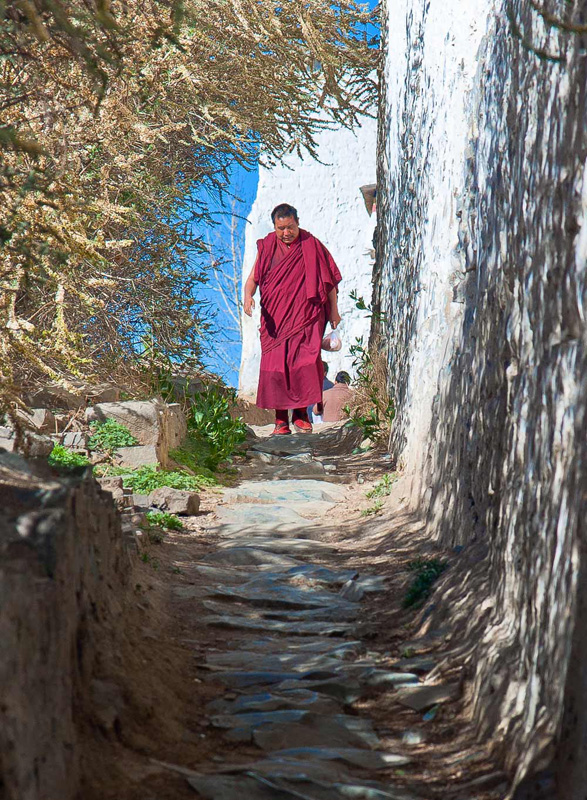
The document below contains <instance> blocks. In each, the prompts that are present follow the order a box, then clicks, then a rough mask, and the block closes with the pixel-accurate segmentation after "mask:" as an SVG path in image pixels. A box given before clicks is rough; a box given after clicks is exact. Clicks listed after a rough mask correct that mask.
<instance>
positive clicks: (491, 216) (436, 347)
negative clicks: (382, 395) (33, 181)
mask: <svg viewBox="0 0 587 800" xmlns="http://www.w3.org/2000/svg"><path fill="white" fill-rule="evenodd" d="M534 5H536V4H534ZM572 5H574V7H575V13H576V15H577V18H578V19H581V16H580V14H581V13H582V11H583V10H584V8H583V7H584V5H585V4H584V3H583V2H581V3H575V4H572ZM579 6H581V7H580V8H579ZM568 8H569V5H568V4H565V3H563V2H561V3H559V4H558V5H557V4H556V3H551V4H550V6H549V10H550V11H551V12H553V13H555V14H556V13H558V12H560V13H561V14H563V13H565V12H564V9H567V11H568ZM386 14H387V32H386V36H387V43H386V47H387V49H386V66H385V80H384V92H383V96H382V109H381V111H382V113H381V122H380V132H379V138H380V153H379V175H378V187H379V195H380V197H381V196H382V195H383V197H384V198H385V199H384V201H383V202H382V203H380V226H381V227H380V231H379V235H378V242H379V252H378V268H377V270H378V271H377V282H376V296H375V301H376V304H377V305H378V306H380V307H381V308H382V309H383V310H384V312H385V317H386V324H387V326H388V333H387V336H388V341H389V362H390V371H391V376H392V382H391V386H392V390H393V391H394V393H395V396H396V402H397V407H398V416H397V423H396V426H395V429H394V432H393V436H392V440H391V447H392V450H393V451H394V453H395V455H396V456H397V457H398V458H399V460H400V462H401V463H402V464H403V466H404V468H405V470H406V472H407V474H408V475H410V476H412V478H413V482H412V501H413V503H414V505H420V506H421V507H422V508H423V509H424V511H425V512H426V513H427V514H428V515H429V518H430V521H431V522H432V523H433V529H434V530H436V531H437V532H438V537H439V539H440V541H441V542H442V543H444V544H446V545H457V544H458V545H466V544H468V543H469V542H472V541H473V540H475V539H477V540H478V539H484V540H485V541H486V543H487V547H488V553H489V555H488V570H489V578H490V586H491V597H490V598H487V599H486V602H485V604H484V608H485V610H487V608H493V613H492V617H491V623H490V624H489V625H488V626H487V627H486V630H485V635H484V638H483V640H482V642H480V643H479V644H480V647H479V655H480V658H479V661H478V668H477V674H476V676H475V688H476V696H477V707H476V716H477V720H478V722H479V726H480V729H481V730H482V731H483V732H484V733H486V734H488V735H492V736H494V737H496V738H500V739H502V740H503V741H504V742H506V743H507V753H508V754H507V757H506V761H507V764H508V766H509V767H510V769H511V770H512V772H514V773H515V776H516V778H515V780H516V782H517V781H520V780H521V779H522V778H523V776H524V775H526V774H528V773H529V772H532V771H533V770H536V769H538V768H539V767H543V766H545V765H546V764H547V763H548V762H549V761H551V759H552V757H553V741H556V739H557V737H558V736H559V735H560V732H561V720H563V719H564V727H563V729H562V730H563V739H564V741H565V742H566V744H565V747H566V749H564V748H563V746H562V745H561V747H560V748H559V759H560V758H562V757H563V754H564V758H565V759H566V761H565V769H564V774H565V780H566V782H567V783H566V785H567V789H566V792H567V793H565V794H564V795H563V794H561V795H560V796H561V797H563V796H564V798H565V800H566V799H567V798H574V797H581V798H582V800H584V797H585V792H584V789H583V790H581V789H580V788H578V787H581V786H583V787H584V786H585V785H586V783H587V778H586V776H585V774H584V772H583V773H582V776H583V780H582V782H581V780H580V779H579V778H578V777H577V776H578V775H579V773H580V771H581V769H582V770H583V771H584V770H585V767H580V763H581V761H585V759H584V752H583V758H582V759H580V758H579V753H580V750H577V747H578V746H577V739H579V740H580V741H581V742H582V744H583V745H584V744H585V730H586V712H585V699H586V698H585V697H584V695H583V699H582V701H581V702H580V701H579V700H578V697H581V692H582V691H584V689H585V686H584V685H583V684H584V678H583V679H582V678H579V677H578V676H577V674H576V670H571V671H568V665H569V661H570V658H571V653H573V659H574V662H573V663H575V665H576V664H577V663H578V662H577V659H578V658H579V656H578V655H577V654H580V653H584V652H585V636H584V635H583V633H582V630H581V625H580V622H579V620H580V617H578V616H577V609H578V608H581V607H584V606H585V597H584V593H585V592H586V591H587V581H586V579H585V576H586V570H587V565H586V564H585V536H586V533H587V532H586V527H587V524H586V519H587V514H586V506H585V502H586V501H585V487H586V485H587V437H586V435H585V433H586V421H585V417H586V406H587V350H586V345H587V334H586V328H585V305H586V299H587V295H586V292H587V286H586V284H587V271H586V259H587V185H586V184H585V182H584V165H585V157H586V154H587V148H586V145H587V141H586V134H585V131H586V126H585V122H586V119H585V87H586V77H587V76H586V74H585V58H584V47H585V42H584V41H582V38H581V36H579V35H577V34H574V33H566V32H564V31H561V30H559V29H557V28H552V27H550V28H549V27H547V26H545V24H544V22H543V20H542V18H541V17H540V15H539V14H538V13H537V12H536V11H535V10H534V9H533V8H532V4H531V2H530V0H514V2H511V1H510V0H466V2H465V0H455V2H453V3H451V4H449V5H448V6H447V4H446V3H444V2H442V0H429V1H428V0H426V2H424V0H422V1H421V0H394V2H393V3H391V2H389V3H388V8H387V11H386ZM583 21H584V20H583ZM583 672H584V670H582V671H581V675H582V674H583ZM580 731H582V734H580V733H579V732H580ZM581 736H582V738H581ZM581 791H582V793H581Z"/></svg>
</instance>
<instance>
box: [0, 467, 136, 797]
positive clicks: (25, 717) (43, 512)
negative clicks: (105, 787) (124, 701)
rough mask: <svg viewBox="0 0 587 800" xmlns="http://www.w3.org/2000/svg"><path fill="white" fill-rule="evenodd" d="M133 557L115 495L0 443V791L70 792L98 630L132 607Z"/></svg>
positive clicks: (31, 793) (76, 777)
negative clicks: (1, 448)
mask: <svg viewBox="0 0 587 800" xmlns="http://www.w3.org/2000/svg"><path fill="white" fill-rule="evenodd" d="M129 572H130V559H129V554H128V552H127V550H126V547H125V543H124V539H123V535H122V533H121V528H120V520H119V517H118V516H117V514H116V512H115V509H114V505H113V503H112V500H111V498H110V496H109V495H107V494H105V493H103V492H101V491H100V489H99V488H98V485H97V484H96V482H95V481H94V480H93V478H91V477H90V476H88V477H87V478H86V479H84V480H81V481H79V480H77V481H56V480H55V479H52V478H50V477H47V476H44V475H43V474H39V473H36V472H35V470H34V469H31V467H30V466H28V465H27V464H26V462H24V461H23V460H22V459H20V458H19V457H18V456H14V455H12V454H6V453H0V642H2V657H1V658H0V797H1V798H2V800H68V799H69V798H73V797H75V796H77V791H78V789H79V784H80V778H81V775H80V747H79V740H78V729H77V725H76V713H75V712H76V710H77V711H79V705H80V703H81V697H82V695H83V694H84V693H85V692H87V687H88V686H89V684H90V679H91V677H92V663H93V660H94V659H95V658H96V655H97V653H96V651H97V649H98V648H97V645H96V641H95V638H96V630H97V628H99V627H100V626H101V625H104V624H105V621H106V619H108V620H109V621H112V620H118V621H119V622H120V620H121V618H122V616H123V607H122V604H123V598H124V596H125V588H126V584H127V580H128V575H129Z"/></svg>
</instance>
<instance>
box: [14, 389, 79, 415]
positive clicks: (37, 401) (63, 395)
mask: <svg viewBox="0 0 587 800" xmlns="http://www.w3.org/2000/svg"><path fill="white" fill-rule="evenodd" d="M26 400H27V402H28V405H29V406H32V407H34V408H41V407H46V408H51V409H54V408H62V409H68V410H71V411H76V410H77V409H78V408H82V406H84V405H85V399H84V397H82V396H81V395H78V394H76V393H74V392H71V391H70V390H69V389H65V388H64V387H63V386H59V385H58V384H56V383H50V384H47V385H46V386H43V387H41V388H40V389H37V390H36V391H35V392H33V393H31V394H29V395H27V397H26Z"/></svg>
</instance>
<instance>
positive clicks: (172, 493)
mask: <svg viewBox="0 0 587 800" xmlns="http://www.w3.org/2000/svg"><path fill="white" fill-rule="evenodd" d="M149 500H150V504H151V505H152V506H155V508H160V509H161V511H168V512H169V513H170V514H177V515H179V516H191V515H193V514H197V513H198V511H199V508H200V496H199V495H198V494H196V493H195V492H188V491H185V490H183V489H172V488H170V487H169V486H162V487H161V488H160V489H155V491H154V492H151V494H150V495H149Z"/></svg>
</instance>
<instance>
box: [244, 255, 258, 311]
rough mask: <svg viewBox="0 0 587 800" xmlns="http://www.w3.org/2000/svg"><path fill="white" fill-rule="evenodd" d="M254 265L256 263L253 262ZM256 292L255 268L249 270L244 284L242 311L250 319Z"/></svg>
mask: <svg viewBox="0 0 587 800" xmlns="http://www.w3.org/2000/svg"><path fill="white" fill-rule="evenodd" d="M255 263H256V262H255ZM256 291H257V281H256V280H255V267H253V269H252V270H251V274H250V275H249V277H248V278H247V282H246V283H245V296H244V299H243V310H244V312H245V314H246V315H247V317H251V316H252V315H253V309H254V308H255V301H254V300H253V295H254V294H255V292H256Z"/></svg>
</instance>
